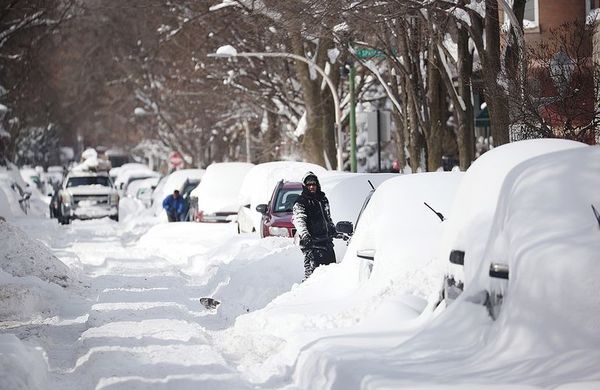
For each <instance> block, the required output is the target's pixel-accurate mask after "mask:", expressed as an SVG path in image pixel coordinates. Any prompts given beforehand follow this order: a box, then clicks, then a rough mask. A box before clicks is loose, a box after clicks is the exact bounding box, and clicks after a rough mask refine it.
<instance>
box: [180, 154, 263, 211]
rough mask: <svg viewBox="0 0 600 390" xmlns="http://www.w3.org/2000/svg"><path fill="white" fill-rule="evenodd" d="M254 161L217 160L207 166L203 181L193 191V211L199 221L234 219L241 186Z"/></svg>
mask: <svg viewBox="0 0 600 390" xmlns="http://www.w3.org/2000/svg"><path fill="white" fill-rule="evenodd" d="M253 166H254V164H251V163H243V162H224V163H214V164H211V165H209V166H208V167H207V168H206V172H205V173H204V176H203V177H202V181H201V182H200V184H198V186H197V187H196V188H194V190H193V191H192V192H191V194H190V214H191V215H193V216H194V220H195V221H198V222H231V221H234V220H235V218H236V216H237V213H238V210H239V208H240V206H241V204H240V199H239V198H240V189H241V187H242V183H243V181H244V178H245V176H246V174H247V173H248V172H249V171H250V169H252V167H253Z"/></svg>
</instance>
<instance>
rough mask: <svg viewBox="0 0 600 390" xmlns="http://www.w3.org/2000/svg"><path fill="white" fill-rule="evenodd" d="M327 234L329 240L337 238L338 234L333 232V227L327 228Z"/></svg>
mask: <svg viewBox="0 0 600 390" xmlns="http://www.w3.org/2000/svg"><path fill="white" fill-rule="evenodd" d="M327 233H328V234H329V237H331V238H338V232H337V231H336V230H335V226H329V229H328V231H327Z"/></svg>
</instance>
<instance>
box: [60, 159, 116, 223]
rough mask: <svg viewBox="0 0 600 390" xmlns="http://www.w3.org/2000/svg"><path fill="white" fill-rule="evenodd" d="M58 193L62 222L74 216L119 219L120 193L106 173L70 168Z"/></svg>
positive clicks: (74, 217) (68, 220) (77, 217)
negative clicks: (72, 169) (71, 169)
mask: <svg viewBox="0 0 600 390" xmlns="http://www.w3.org/2000/svg"><path fill="white" fill-rule="evenodd" d="M58 196H60V216H58V220H59V222H60V223H61V224H68V223H70V222H71V220H73V219H92V218H103V217H110V218H111V219H114V220H118V219H119V194H118V192H117V190H116V189H115V188H114V186H113V183H112V181H111V180H110V177H109V176H108V173H107V172H92V171H71V172H70V173H69V174H68V175H67V177H66V178H65V180H64V182H63V185H62V187H61V189H60V191H59V195H58Z"/></svg>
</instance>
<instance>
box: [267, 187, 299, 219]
mask: <svg viewBox="0 0 600 390" xmlns="http://www.w3.org/2000/svg"><path fill="white" fill-rule="evenodd" d="M301 193H302V189H300V188H298V189H293V190H286V189H282V190H281V191H279V193H278V194H277V200H276V202H275V209H274V210H273V211H274V212H276V213H285V212H291V211H292V207H293V206H294V203H296V199H297V198H298V196H300V194H301Z"/></svg>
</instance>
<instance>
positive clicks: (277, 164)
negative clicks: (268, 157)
mask: <svg viewBox="0 0 600 390" xmlns="http://www.w3.org/2000/svg"><path fill="white" fill-rule="evenodd" d="M308 171H312V172H314V173H315V174H316V175H317V176H318V177H325V176H327V175H328V174H330V172H328V171H327V170H326V169H325V168H323V167H321V166H320V165H316V164H311V163H306V162H299V161H272V162H268V163H263V164H258V165H256V166H255V167H253V168H252V169H251V170H250V172H248V174H247V175H246V177H245V179H244V182H243V183H242V188H241V189H240V203H241V204H242V206H241V207H240V209H239V210H238V219H237V223H238V232H240V233H250V232H254V231H261V229H262V227H261V219H262V215H261V213H259V212H258V211H257V210H256V207H257V206H258V205H259V204H266V203H267V202H269V200H270V199H271V198H272V195H273V189H274V188H275V186H276V185H278V183H279V182H280V181H281V180H284V181H290V182H292V181H296V182H299V181H300V180H301V179H302V177H303V176H304V174H306V172H308Z"/></svg>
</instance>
